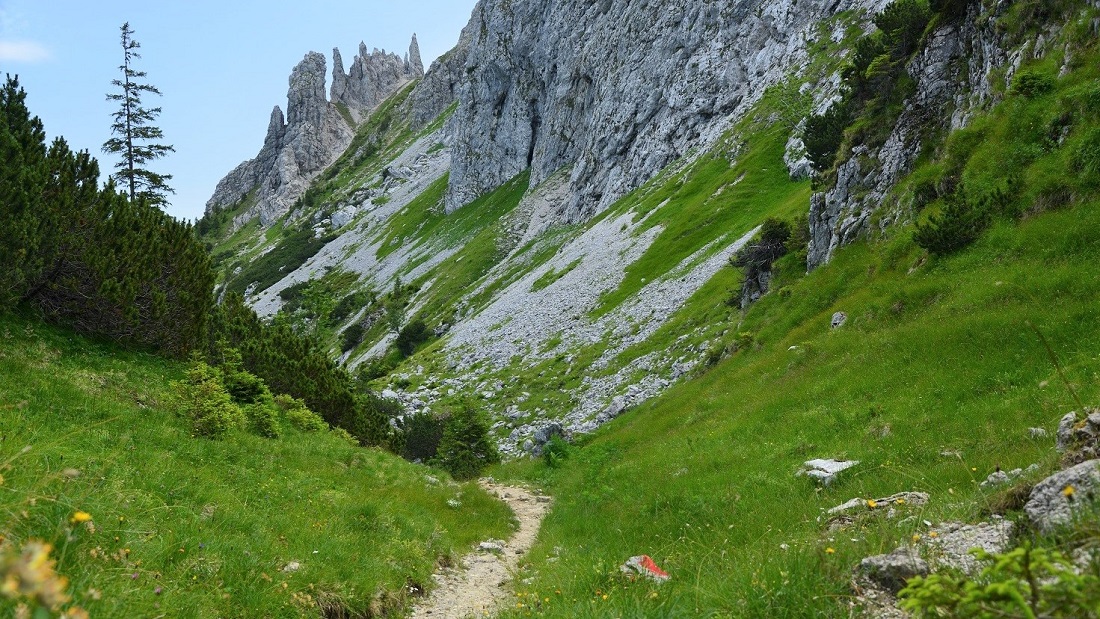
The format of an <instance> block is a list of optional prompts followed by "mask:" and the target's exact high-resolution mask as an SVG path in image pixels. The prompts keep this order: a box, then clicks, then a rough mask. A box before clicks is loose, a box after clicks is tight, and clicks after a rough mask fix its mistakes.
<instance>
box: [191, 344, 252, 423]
mask: <svg viewBox="0 0 1100 619" xmlns="http://www.w3.org/2000/svg"><path fill="white" fill-rule="evenodd" d="M180 392H181V393H180V395H181V397H182V399H183V401H184V407H185V411H186V414H187V415H189V416H190V418H191V422H192V426H191V427H192V431H193V432H194V433H195V435H196V436H205V437H207V438H219V437H221V436H224V435H225V433H226V432H228V431H229V430H231V429H233V428H240V427H241V426H243V425H244V420H245V417H244V413H243V412H242V411H241V409H240V407H239V406H237V405H236V404H234V403H233V399H232V398H231V397H230V395H229V392H228V391H226V389H225V386H224V385H222V381H221V375H220V372H218V370H217V368H213V367H210V366H209V365H207V364H206V363H204V362H202V361H197V360H196V361H194V362H192V364H191V367H190V368H188V370H187V378H186V380H185V381H184V382H183V383H182V384H181V388H180Z"/></svg>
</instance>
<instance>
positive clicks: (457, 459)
mask: <svg viewBox="0 0 1100 619" xmlns="http://www.w3.org/2000/svg"><path fill="white" fill-rule="evenodd" d="M498 462H500V453H499V452H497V448H496V445H494V444H493V440H492V438H490V437H489V425H488V424H487V423H485V420H484V419H482V418H481V415H479V414H478V412H477V411H476V410H474V408H473V407H472V406H470V405H468V404H466V405H463V406H461V407H460V408H459V409H458V410H457V411H454V412H453V413H451V416H450V417H449V418H448V419H447V425H446V427H445V428H444V430H443V438H442V439H441V440H440V441H439V453H438V454H437V456H436V459H435V461H434V462H433V463H434V464H437V465H439V466H440V467H442V468H444V469H446V470H447V471H448V472H450V473H451V475H452V476H453V477H454V478H455V479H459V480H466V479H473V478H474V477H477V476H478V474H480V473H481V471H482V470H483V469H484V468H485V467H486V466H489V465H490V464H497V463H498Z"/></svg>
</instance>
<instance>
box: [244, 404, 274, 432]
mask: <svg viewBox="0 0 1100 619" xmlns="http://www.w3.org/2000/svg"><path fill="white" fill-rule="evenodd" d="M244 416H245V418H246V419H247V420H248V431H249V432H251V433H253V434H255V435H256V436H262V437H264V438H279V431H280V428H279V413H278V411H277V410H276V409H275V406H274V404H273V403H272V402H271V401H270V399H269V400H268V401H266V402H256V403H255V404H248V405H246V406H245V407H244Z"/></svg>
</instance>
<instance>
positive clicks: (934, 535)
mask: <svg viewBox="0 0 1100 619" xmlns="http://www.w3.org/2000/svg"><path fill="white" fill-rule="evenodd" d="M939 536H940V534H939V533H936V532H935V531H932V532H930V533H929V534H928V537H939Z"/></svg>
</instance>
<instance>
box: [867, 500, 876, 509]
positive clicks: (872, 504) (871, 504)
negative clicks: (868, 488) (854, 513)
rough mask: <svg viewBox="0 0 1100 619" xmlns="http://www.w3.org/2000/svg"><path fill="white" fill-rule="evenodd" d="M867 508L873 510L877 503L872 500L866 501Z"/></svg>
mask: <svg viewBox="0 0 1100 619" xmlns="http://www.w3.org/2000/svg"><path fill="white" fill-rule="evenodd" d="M867 507H869V508H871V509H874V508H876V507H878V502H876V501H875V500H874V499H867Z"/></svg>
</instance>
